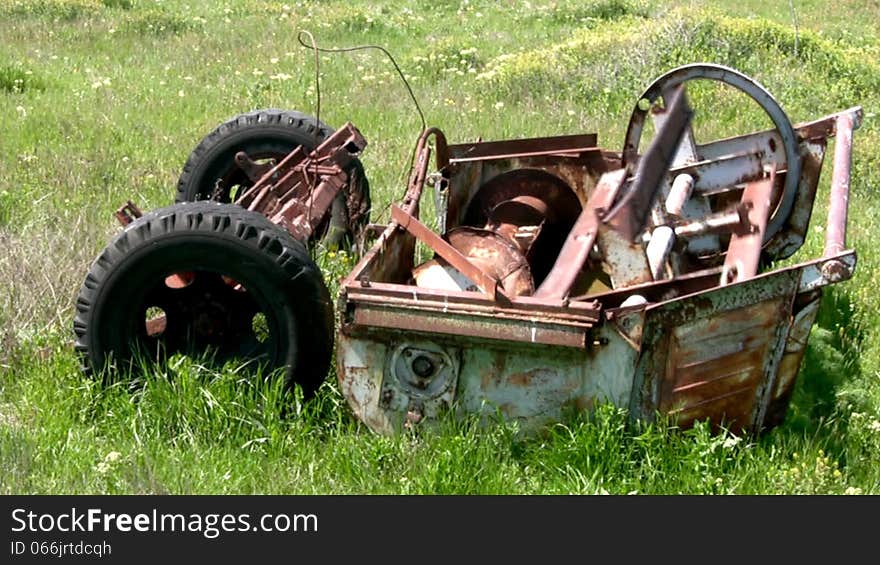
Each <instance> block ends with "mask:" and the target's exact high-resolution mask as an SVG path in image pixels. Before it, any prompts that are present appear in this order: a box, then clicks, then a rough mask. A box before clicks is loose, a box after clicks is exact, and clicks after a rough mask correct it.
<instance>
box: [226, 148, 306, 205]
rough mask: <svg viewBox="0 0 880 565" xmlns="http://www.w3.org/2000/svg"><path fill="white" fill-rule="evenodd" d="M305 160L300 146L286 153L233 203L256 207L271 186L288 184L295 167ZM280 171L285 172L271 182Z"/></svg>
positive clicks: (303, 151) (304, 153)
mask: <svg viewBox="0 0 880 565" xmlns="http://www.w3.org/2000/svg"><path fill="white" fill-rule="evenodd" d="M307 158H308V155H306V152H305V150H304V149H303V148H302V146H301V145H300V146H298V147H295V148H294V149H293V151H291V152H290V153H288V154H287V156H286V157H284V158H283V159H282V160H281V161H279V162H278V163H277V164H276V165H275V166H274V167H272V168H271V169H269V171H268V172H267V173H266V174H264V175H263V176H262V177H261V178H260V179H259V180H258V181H257V182H255V183H254V184H253V185H252V186H251V187H250V188H249V189H247V190H246V191H245V192H244V194H242V195H241V196H239V197H238V198H237V199H236V201H235V202H236V204H239V205H240V206H244V207H245V208H247V207H250V206H253V205H256V203H257V201H260V200H262V199H263V198H265V197H266V195H267V194H268V192H269V190H271V188H272V186H274V185H279V186H285V185H286V184H287V183H289V182H290V180H291V178H293V174H294V169H295V168H296V166H297V165H299V164H301V163H302V162H303V161H305V160H306V159H307ZM282 171H285V173H284V174H283V175H282V176H281V177H280V178H278V180H277V181H276V182H272V180H273V179H274V178H275V177H276V175H278V174H279V173H280V172H282Z"/></svg>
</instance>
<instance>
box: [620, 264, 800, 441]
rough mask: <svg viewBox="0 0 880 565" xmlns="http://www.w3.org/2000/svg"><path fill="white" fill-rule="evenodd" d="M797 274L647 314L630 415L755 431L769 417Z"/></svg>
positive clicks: (790, 272)
mask: <svg viewBox="0 0 880 565" xmlns="http://www.w3.org/2000/svg"><path fill="white" fill-rule="evenodd" d="M799 274H800V271H799V270H798V269H791V270H783V271H777V272H774V273H772V274H768V275H764V276H761V277H758V278H754V279H751V280H749V281H746V282H743V283H736V284H732V285H729V286H725V287H719V288H717V289H714V290H710V291H707V292H703V293H699V294H695V295H691V296H686V297H683V298H679V299H675V300H671V301H669V302H665V303H661V304H658V305H654V306H649V307H648V308H647V309H646V321H645V329H644V332H643V334H642V343H641V356H640V359H639V364H638V367H637V369H636V372H635V378H634V381H633V395H632V399H631V402H630V409H631V412H632V415H633V416H634V417H643V418H647V419H651V418H653V417H654V415H655V411H657V410H659V411H661V412H668V413H669V414H670V415H672V416H673V417H674V418H675V420H676V421H677V422H678V423H679V424H680V425H690V424H691V423H692V422H693V421H694V420H696V419H701V420H702V419H710V420H711V421H712V422H713V423H714V424H716V425H717V424H719V423H721V422H722V421H726V422H727V423H728V424H729V425H730V426H731V427H733V428H734V429H735V430H737V431H739V430H742V429H750V428H751V427H752V425H753V422H754V420H755V419H756V418H757V417H758V416H759V415H760V416H761V417H762V418H763V413H764V411H765V410H766V403H767V401H769V398H766V399H765V396H768V395H767V394H766V391H767V387H770V386H772V384H773V382H774V380H775V374H776V368H777V365H778V362H779V357H780V356H781V353H782V351H781V347H780V345H781V339H784V338H785V335H787V334H786V331H787V328H788V325H789V323H790V312H791V310H790V309H791V303H792V300H793V297H794V295H795V293H796V292H797V285H798V281H799Z"/></svg>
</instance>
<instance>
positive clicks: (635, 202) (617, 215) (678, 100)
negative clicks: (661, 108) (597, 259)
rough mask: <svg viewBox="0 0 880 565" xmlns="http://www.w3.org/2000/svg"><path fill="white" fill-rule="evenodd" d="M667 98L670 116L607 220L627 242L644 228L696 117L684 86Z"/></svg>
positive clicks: (676, 89)
mask: <svg viewBox="0 0 880 565" xmlns="http://www.w3.org/2000/svg"><path fill="white" fill-rule="evenodd" d="M665 97H666V99H667V106H666V110H665V112H666V114H667V115H666V116H665V119H664V123H663V126H662V127H661V128H660V130H659V131H658V132H657V135H656V136H655V137H654V139H653V140H652V141H651V145H650V146H649V147H648V150H647V151H645V154H644V155H643V156H642V157H641V158H640V159H639V163H638V166H637V168H636V174H635V179H634V180H633V183H632V185H631V187H630V189H629V190H628V191H627V194H626V195H625V196H624V197H623V198H622V199H621V200H620V201H619V202H618V203H617V204H615V206H614V208H613V209H612V210H610V211H609V212H608V214H607V215H606V216H605V217H603V222H605V223H607V224H608V225H610V226H611V227H613V228H614V229H615V230H617V231H618V232H619V233H620V234H621V235H622V236H623V237H624V238H625V239H626V240H627V241H634V240H635V237H636V235H638V233H639V232H641V231H642V229H643V228H644V226H645V221H646V220H647V218H648V214H649V212H650V210H651V206H652V205H653V203H654V200H655V199H656V197H657V192H658V190H659V188H660V183H661V181H662V180H663V179H664V178H665V177H666V175H667V174H668V172H669V165H670V163H671V162H672V158H673V157H674V156H675V152H676V150H677V148H678V146H679V143H680V142H681V138H682V136H683V135H684V132H685V130H686V129H687V127H688V125H689V124H690V121H691V117H692V115H693V112H692V111H691V109H690V107H689V106H688V103H687V98H686V97H685V94H684V90H683V88H682V87H681V86H678V87H676V88H675V89H674V90H673V91H672V92H671V94H668V95H666V96H665Z"/></svg>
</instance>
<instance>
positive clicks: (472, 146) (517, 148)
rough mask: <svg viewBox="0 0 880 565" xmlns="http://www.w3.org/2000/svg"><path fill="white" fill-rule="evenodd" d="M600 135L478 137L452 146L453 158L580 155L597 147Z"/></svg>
mask: <svg viewBox="0 0 880 565" xmlns="http://www.w3.org/2000/svg"><path fill="white" fill-rule="evenodd" d="M597 140H598V137H597V135H596V134H594V133H590V134H576V135H558V136H554V137H538V138H528V139H508V140H504V141H479V142H476V143H461V144H456V145H450V146H449V155H450V161H451V162H453V163H456V162H466V161H479V160H493V159H512V158H517V157H537V156H542V155H577V154H579V153H583V152H585V151H590V150H595V149H597V147H596V142H597Z"/></svg>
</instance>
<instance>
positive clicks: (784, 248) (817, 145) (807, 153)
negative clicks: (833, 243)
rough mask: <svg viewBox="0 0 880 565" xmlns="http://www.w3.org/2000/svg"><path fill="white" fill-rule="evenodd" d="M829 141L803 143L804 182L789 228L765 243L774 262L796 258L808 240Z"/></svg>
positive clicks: (801, 183) (789, 217) (819, 140)
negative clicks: (795, 255)
mask: <svg viewBox="0 0 880 565" xmlns="http://www.w3.org/2000/svg"><path fill="white" fill-rule="evenodd" d="M826 142H827V140H826V139H816V140H810V141H804V142H802V143H801V158H802V163H801V179H800V182H799V183H798V193H797V198H796V199H795V203H794V207H793V209H792V211H791V214H790V215H789V216H788V219H787V220H786V223H785V229H784V230H783V231H782V232H781V233H778V234H776V235H775V236H773V237H772V238H770V239H768V240H767V241H766V242H765V244H764V253H765V255H766V256H767V257H770V258H772V259H773V260H780V259H785V258H787V257H790V256H791V255H793V254H794V253H795V252H796V251H797V250H798V249H800V248H801V246H802V245H803V243H804V240H805V239H806V237H807V233H808V232H809V227H810V220H811V218H812V215H813V205H814V204H815V200H816V191H817V190H818V188H819V176H820V174H821V172H822V166H823V163H824V160H825V149H826ZM778 174H779V171H777V175H778Z"/></svg>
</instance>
